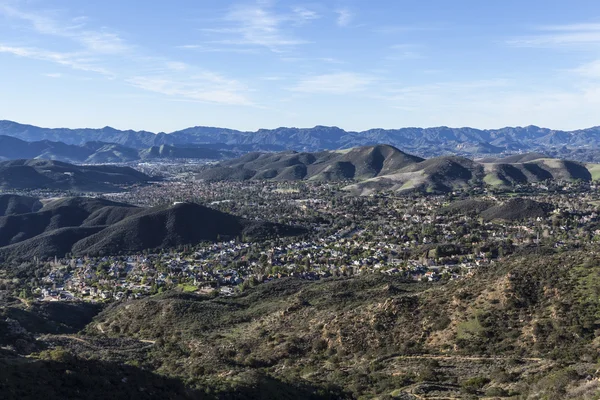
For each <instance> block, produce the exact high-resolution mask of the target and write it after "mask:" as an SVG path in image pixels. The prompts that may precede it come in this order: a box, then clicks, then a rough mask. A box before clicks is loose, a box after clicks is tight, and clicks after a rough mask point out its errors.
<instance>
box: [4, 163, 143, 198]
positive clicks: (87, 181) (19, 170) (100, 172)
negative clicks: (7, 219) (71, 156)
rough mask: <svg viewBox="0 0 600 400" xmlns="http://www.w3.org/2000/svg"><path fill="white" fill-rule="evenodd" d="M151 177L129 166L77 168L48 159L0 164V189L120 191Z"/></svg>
mask: <svg viewBox="0 0 600 400" xmlns="http://www.w3.org/2000/svg"><path fill="white" fill-rule="evenodd" d="M151 179H152V178H151V177H150V176H148V175H146V174H144V173H141V172H139V171H136V170H135V169H133V168H130V167H118V166H111V165H97V166H77V165H73V164H68V163H63V162H60V161H51V160H11V161H2V162H0V190H5V191H11V190H39V189H47V190H62V191H64V190H72V191H77V192H119V191H121V190H122V189H121V186H123V185H133V184H143V183H147V182H148V181H150V180H151Z"/></svg>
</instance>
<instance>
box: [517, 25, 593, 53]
mask: <svg viewBox="0 0 600 400" xmlns="http://www.w3.org/2000/svg"><path fill="white" fill-rule="evenodd" d="M507 43H508V44H509V45H511V46H516V47H585V48H587V47H589V46H590V45H593V46H594V47H595V48H597V47H600V24H567V25H551V26H541V27H538V28H537V29H536V33H535V34H533V35H529V36H524V37H518V38H513V39H510V40H508V41H507Z"/></svg>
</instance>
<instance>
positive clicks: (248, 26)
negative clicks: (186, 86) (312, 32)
mask: <svg viewBox="0 0 600 400" xmlns="http://www.w3.org/2000/svg"><path fill="white" fill-rule="evenodd" d="M317 18H319V15H318V14H317V13H316V12H314V11H311V10H309V9H307V8H304V7H294V8H292V9H291V10H289V11H288V12H281V11H276V10H275V9H274V8H273V6H272V5H271V4H270V2H264V1H262V2H258V3H256V4H252V5H237V6H234V7H232V8H231V9H230V10H229V12H228V13H227V14H226V15H225V17H224V18H223V19H222V21H221V22H222V24H223V25H222V26H218V27H213V28H205V29H202V31H203V32H204V33H205V34H208V35H211V34H213V35H214V34H216V35H219V39H216V40H213V41H208V42H207V44H209V45H215V44H220V45H226V46H257V47H266V48H268V49H269V50H271V51H273V52H281V51H283V50H284V49H286V48H289V47H293V46H298V45H301V44H306V43H308V42H307V41H306V40H304V39H300V38H297V37H296V36H294V35H293V34H292V33H291V32H290V26H295V25H302V24H304V23H307V22H309V21H311V20H314V19H317Z"/></svg>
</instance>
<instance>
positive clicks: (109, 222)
mask: <svg viewBox="0 0 600 400" xmlns="http://www.w3.org/2000/svg"><path fill="white" fill-rule="evenodd" d="M25 201H26V200H22V202H25ZM302 232H303V230H302V229H300V228H292V227H287V226H283V225H279V224H272V223H267V222H261V221H250V220H245V219H242V218H239V217H235V216H232V215H229V214H226V213H222V212H220V211H217V210H213V209H211V208H208V207H204V206H201V205H198V204H193V203H181V204H175V205H170V206H166V205H165V206H159V207H152V208H139V207H133V206H131V205H128V204H123V203H115V202H111V201H108V200H102V199H91V198H78V197H77V198H67V199H59V200H54V201H51V202H47V203H46V204H45V205H44V206H43V208H41V209H40V210H39V211H37V212H30V213H26V214H18V215H9V216H4V217H0V258H1V259H4V260H30V259H33V258H34V257H38V258H41V259H47V258H51V257H55V256H58V257H63V256H65V255H66V254H67V253H71V254H74V255H77V256H83V255H94V256H98V255H99V256H103V255H114V254H122V253H133V252H141V251H143V250H155V249H169V248H175V247H178V246H182V245H196V244H198V243H200V242H202V241H216V240H217V239H219V238H221V239H227V238H231V239H235V238H241V237H242V236H247V237H250V238H254V239H261V238H265V237H270V236H288V235H295V234H300V233H302Z"/></svg>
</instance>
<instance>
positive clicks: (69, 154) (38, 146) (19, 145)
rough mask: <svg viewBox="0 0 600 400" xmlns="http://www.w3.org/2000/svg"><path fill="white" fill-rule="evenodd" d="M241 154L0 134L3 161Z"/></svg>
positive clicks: (96, 160)
mask: <svg viewBox="0 0 600 400" xmlns="http://www.w3.org/2000/svg"><path fill="white" fill-rule="evenodd" d="M238 154H239V152H237V153H234V152H232V151H226V150H221V149H219V148H214V146H213V148H205V147H197V146H190V147H182V146H171V145H165V144H163V145H160V146H152V147H148V148H144V149H135V148H132V147H127V146H124V145H121V144H116V143H105V142H86V143H84V144H81V145H77V144H66V143H64V142H54V141H50V140H42V141H37V142H27V141H24V140H21V139H18V138H15V137H12V136H6V135H0V160H2V159H4V160H14V159H31V158H37V159H45V160H58V161H65V162H74V163H88V164H107V163H127V162H132V161H149V160H156V159H208V160H220V159H223V158H231V157H233V156H235V155H238Z"/></svg>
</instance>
